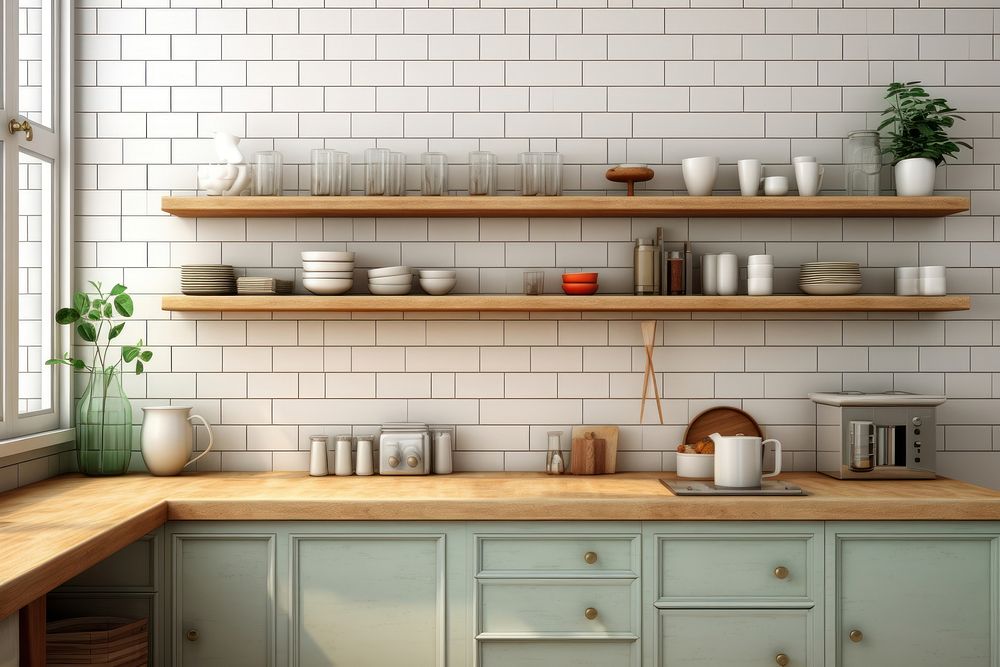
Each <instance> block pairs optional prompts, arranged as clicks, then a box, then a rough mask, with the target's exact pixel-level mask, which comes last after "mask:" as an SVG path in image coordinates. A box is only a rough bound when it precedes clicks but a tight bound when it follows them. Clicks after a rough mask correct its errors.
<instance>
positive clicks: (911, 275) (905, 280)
mask: <svg viewBox="0 0 1000 667" xmlns="http://www.w3.org/2000/svg"><path fill="white" fill-rule="evenodd" d="M918 294H920V268H919V267H916V266H897V267H896V296H917V295H918Z"/></svg>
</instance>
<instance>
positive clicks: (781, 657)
mask: <svg viewBox="0 0 1000 667" xmlns="http://www.w3.org/2000/svg"><path fill="white" fill-rule="evenodd" d="M774 661H775V662H776V663H778V665H779V667H785V665H787V664H788V656H787V655H785V654H784V653H779V654H778V655H776V656H774Z"/></svg>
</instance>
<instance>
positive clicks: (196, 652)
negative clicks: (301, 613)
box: [168, 526, 275, 667]
mask: <svg viewBox="0 0 1000 667" xmlns="http://www.w3.org/2000/svg"><path fill="white" fill-rule="evenodd" d="M250 527H251V526H239V527H238V528H243V530H232V532H229V531H220V532H218V533H217V534H201V533H173V534H172V535H171V536H170V544H171V548H170V551H169V554H168V555H169V558H170V576H171V580H172V587H171V590H170V614H169V634H168V637H169V641H168V647H169V649H170V653H171V664H174V665H183V666H186V667H231V666H232V665H240V666H241V667H265V666H270V665H274V664H275V589H274V584H275V536H274V535H273V534H259V533H252V532H244V531H246V529H247V528H250Z"/></svg>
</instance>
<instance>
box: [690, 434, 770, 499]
mask: <svg viewBox="0 0 1000 667" xmlns="http://www.w3.org/2000/svg"><path fill="white" fill-rule="evenodd" d="M708 437H710V438H711V439H712V442H713V443H715V485H716V486H723V487H726V488H731V489H759V488H760V483H761V479H762V478H766V477H774V476H775V475H777V474H779V473H780V472H781V443H780V442H778V441H777V440H774V439H771V440H761V439H760V438H758V437H756V436H749V435H728V436H724V435H719V434H718V433H713V434H712V435H710V436H708ZM769 442H772V443H774V472H771V473H768V474H766V475H764V474H762V473H763V458H764V445H766V444H767V443H769Z"/></svg>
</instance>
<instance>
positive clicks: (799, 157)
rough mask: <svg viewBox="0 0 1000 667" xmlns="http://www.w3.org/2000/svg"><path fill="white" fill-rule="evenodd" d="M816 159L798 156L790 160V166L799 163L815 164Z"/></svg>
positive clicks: (810, 156)
mask: <svg viewBox="0 0 1000 667" xmlns="http://www.w3.org/2000/svg"><path fill="white" fill-rule="evenodd" d="M815 161H816V158H815V157H814V156H812V155H799V156H796V157H793V158H792V164H798V163H800V162H815Z"/></svg>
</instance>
